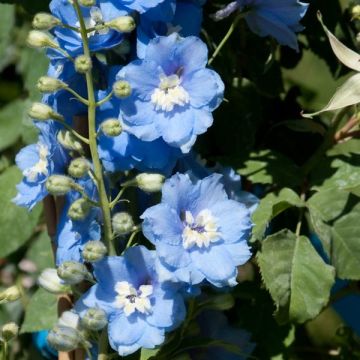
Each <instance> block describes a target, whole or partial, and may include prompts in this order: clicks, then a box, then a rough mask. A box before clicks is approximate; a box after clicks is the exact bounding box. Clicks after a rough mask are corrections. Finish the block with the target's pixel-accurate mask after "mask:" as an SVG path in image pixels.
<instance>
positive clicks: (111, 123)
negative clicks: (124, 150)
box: [100, 119, 122, 137]
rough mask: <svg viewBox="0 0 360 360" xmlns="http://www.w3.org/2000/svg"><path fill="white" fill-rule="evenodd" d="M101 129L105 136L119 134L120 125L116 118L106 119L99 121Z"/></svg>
mask: <svg viewBox="0 0 360 360" xmlns="http://www.w3.org/2000/svg"><path fill="white" fill-rule="evenodd" d="M100 127H101V131H102V132H103V133H104V134H105V135H106V136H110V137H113V136H119V135H120V134H121V132H122V126H121V123H120V121H119V120H118V119H108V120H105V121H104V122H103V123H101V126H100Z"/></svg>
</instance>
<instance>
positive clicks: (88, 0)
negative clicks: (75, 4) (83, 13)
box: [79, 0, 96, 7]
mask: <svg viewBox="0 0 360 360" xmlns="http://www.w3.org/2000/svg"><path fill="white" fill-rule="evenodd" d="M79 4H80V5H81V6H87V7H90V6H95V5H96V0H79Z"/></svg>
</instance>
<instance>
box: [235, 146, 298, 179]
mask: <svg viewBox="0 0 360 360" xmlns="http://www.w3.org/2000/svg"><path fill="white" fill-rule="evenodd" d="M237 172H238V173H239V174H240V175H243V176H246V177H247V179H248V180H250V181H251V182H253V183H255V184H282V185H284V186H286V185H291V186H296V185H298V184H299V183H300V181H301V176H300V168H299V167H298V166H296V165H295V164H294V163H293V162H292V161H291V160H289V159H288V158H287V157H286V156H284V155H282V154H280V153H277V152H275V151H271V150H262V151H260V152H256V153H251V154H250V157H249V159H248V160H246V161H245V163H244V165H243V167H241V168H240V169H238V170H237Z"/></svg>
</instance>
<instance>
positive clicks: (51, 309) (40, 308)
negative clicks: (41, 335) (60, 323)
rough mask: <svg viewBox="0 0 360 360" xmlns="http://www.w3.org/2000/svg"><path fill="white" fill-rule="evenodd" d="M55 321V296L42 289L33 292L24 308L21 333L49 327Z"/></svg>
mask: <svg viewBox="0 0 360 360" xmlns="http://www.w3.org/2000/svg"><path fill="white" fill-rule="evenodd" d="M56 321H57V296H56V295H54V294H50V293H48V292H47V291H45V290H44V289H41V288H40V289H38V290H36V292H35V293H34V294H33V296H32V297H31V299H30V302H29V304H28V306H27V308H26V313H25V320H24V322H23V324H22V327H21V332H22V333H29V332H36V331H41V330H49V329H51V328H52V327H53V326H54V325H55V323H56Z"/></svg>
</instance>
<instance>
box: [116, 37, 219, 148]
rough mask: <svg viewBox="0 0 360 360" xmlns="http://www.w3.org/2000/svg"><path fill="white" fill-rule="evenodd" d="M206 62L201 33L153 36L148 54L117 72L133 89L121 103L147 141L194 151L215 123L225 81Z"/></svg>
mask: <svg viewBox="0 0 360 360" xmlns="http://www.w3.org/2000/svg"><path fill="white" fill-rule="evenodd" d="M206 63H207V48H206V45H205V44H204V43H203V42H202V41H201V40H200V39H199V38H197V37H193V36H190V37H187V38H181V37H179V36H178V35H177V34H172V35H170V36H167V37H158V38H156V39H154V40H152V41H151V42H150V43H149V45H148V47H147V50H146V55H145V58H144V59H143V60H136V61H133V62H132V63H130V64H129V65H127V66H125V67H124V68H122V69H121V71H120V72H119V74H118V79H125V80H126V81H128V82H129V83H130V85H131V88H132V94H131V96H129V97H128V98H126V99H124V100H123V101H122V104H121V116H122V118H123V122H124V124H125V125H126V126H127V127H128V131H129V132H131V133H132V134H134V135H135V136H137V137H138V138H140V139H142V140H144V141H153V140H156V139H158V138H162V139H163V140H164V141H165V142H167V143H168V144H169V145H171V146H174V147H177V148H180V149H181V150H182V152H184V153H186V152H189V151H190V149H191V146H192V145H193V144H194V142H195V140H196V138H197V136H198V135H200V134H202V133H204V132H205V131H206V130H207V129H208V127H209V126H211V125H212V122H213V117H212V114H211V112H212V111H213V110H215V109H216V108H217V107H218V106H219V104H220V103H221V101H222V99H223V91H224V84H223V82H222V81H221V79H220V77H219V75H218V74H217V73H216V72H214V71H212V70H210V69H206V68H205V67H206Z"/></svg>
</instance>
